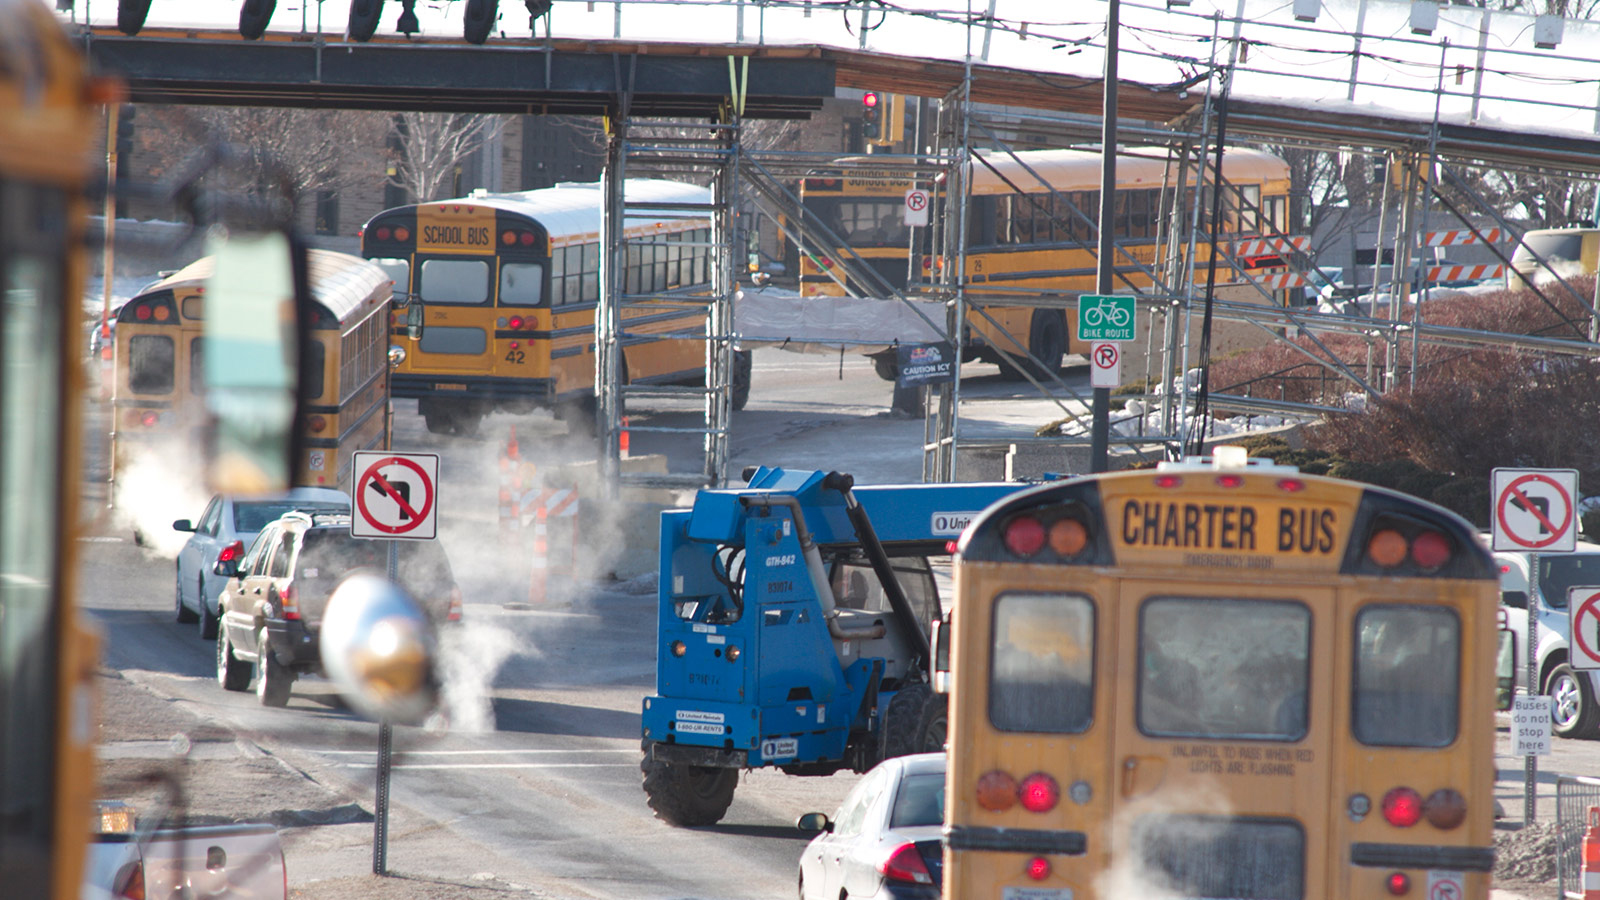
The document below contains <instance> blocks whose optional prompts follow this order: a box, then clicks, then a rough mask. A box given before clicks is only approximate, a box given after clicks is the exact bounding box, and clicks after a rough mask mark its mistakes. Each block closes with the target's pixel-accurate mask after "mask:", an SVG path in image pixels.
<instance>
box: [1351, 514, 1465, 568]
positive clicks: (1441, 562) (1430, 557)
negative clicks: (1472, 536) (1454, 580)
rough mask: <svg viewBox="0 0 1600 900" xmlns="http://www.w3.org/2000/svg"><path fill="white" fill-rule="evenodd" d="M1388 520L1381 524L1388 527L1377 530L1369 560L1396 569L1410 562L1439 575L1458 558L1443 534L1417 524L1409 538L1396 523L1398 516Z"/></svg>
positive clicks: (1368, 554)
mask: <svg viewBox="0 0 1600 900" xmlns="http://www.w3.org/2000/svg"><path fill="white" fill-rule="evenodd" d="M1386 518H1387V521H1386V522H1383V523H1380V524H1381V525H1387V526H1388V527H1378V528H1375V529H1374V531H1373V532H1372V537H1371V538H1369V539H1368V541H1367V558H1368V559H1370V560H1372V561H1373V562H1374V563H1376V564H1377V565H1378V567H1379V568H1381V569H1393V568H1395V567H1396V566H1399V565H1401V564H1402V563H1404V562H1405V561H1406V560H1408V559H1409V560H1410V561H1411V563H1412V564H1413V565H1415V566H1416V567H1417V568H1418V569H1420V570H1422V571H1423V572H1435V571H1438V570H1439V569H1441V568H1443V567H1444V566H1445V564H1446V563H1448V562H1450V558H1451V557H1452V556H1454V555H1455V548H1454V547H1453V546H1452V545H1451V543H1450V539H1449V538H1447V537H1445V536H1444V535H1443V534H1441V533H1440V532H1438V531H1434V530H1432V529H1429V528H1426V527H1423V526H1421V525H1420V523H1415V524H1413V528H1412V529H1410V530H1412V531H1413V535H1412V536H1411V537H1409V538H1408V537H1407V536H1406V535H1405V533H1404V531H1403V530H1402V528H1400V527H1395V526H1394V524H1392V523H1394V517H1386Z"/></svg>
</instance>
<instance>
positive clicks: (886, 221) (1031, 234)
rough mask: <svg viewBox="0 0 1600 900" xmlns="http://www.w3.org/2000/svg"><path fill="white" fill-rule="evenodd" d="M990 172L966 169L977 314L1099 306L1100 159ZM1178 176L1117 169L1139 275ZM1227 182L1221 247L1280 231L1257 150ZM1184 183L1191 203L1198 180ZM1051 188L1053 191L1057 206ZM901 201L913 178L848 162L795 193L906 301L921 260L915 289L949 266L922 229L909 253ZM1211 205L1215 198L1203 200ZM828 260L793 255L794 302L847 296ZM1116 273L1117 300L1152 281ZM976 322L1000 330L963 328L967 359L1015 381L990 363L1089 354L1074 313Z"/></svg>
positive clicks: (1274, 162) (1153, 163) (1154, 165)
mask: <svg viewBox="0 0 1600 900" xmlns="http://www.w3.org/2000/svg"><path fill="white" fill-rule="evenodd" d="M984 159H985V160H986V161H987V163H988V165H984V164H982V163H978V162H974V163H971V164H970V172H971V182H972V185H971V193H972V197H971V201H970V203H969V205H968V208H967V223H968V226H967V267H968V273H969V274H968V277H967V293H968V296H969V297H970V298H972V299H973V300H976V301H980V302H981V301H982V299H983V295H984V294H985V293H1013V294H1015V293H1021V292H1034V291H1044V290H1048V291H1061V292H1083V293H1094V292H1095V287H1096V278H1097V262H1096V246H1097V241H1098V237H1097V231H1096V226H1095V225H1094V224H1092V223H1097V222H1098V221H1099V210H1100V153H1099V152H1098V151H1094V150H1025V151H1021V152H1018V153H1017V154H1016V155H1015V157H1013V156H1012V155H1010V154H1004V153H990V154H986V155H985V157H984ZM990 166H992V167H993V169H991V168H990ZM1173 166H1174V164H1173V163H1172V162H1170V161H1169V160H1168V152H1167V150H1166V149H1165V148H1150V147H1142V148H1141V147H1136V148H1132V149H1129V150H1125V151H1124V152H1123V153H1122V154H1120V155H1119V156H1118V157H1117V185H1118V187H1117V197H1116V201H1115V207H1116V220H1115V228H1116V233H1115V234H1116V240H1117V242H1118V244H1119V245H1120V246H1121V247H1122V248H1123V249H1124V250H1126V251H1127V252H1128V253H1130V254H1132V256H1133V257H1134V258H1136V259H1138V260H1139V262H1140V263H1141V264H1143V265H1144V266H1145V267H1147V268H1157V267H1158V266H1159V264H1160V261H1161V259H1162V255H1163V250H1162V244H1161V243H1159V242H1158V240H1157V239H1158V237H1159V236H1160V235H1162V234H1163V233H1164V231H1163V228H1162V225H1163V223H1162V222H1160V221H1159V219H1160V217H1161V215H1162V214H1163V213H1164V212H1167V211H1170V209H1171V207H1172V196H1173V188H1172V184H1173V183H1174V182H1176V181H1177V173H1176V171H1175V169H1174V168H1173ZM1030 170H1031V171H1030ZM1207 171H1208V172H1209V169H1208V170H1207ZM1222 171H1223V177H1224V179H1225V180H1226V181H1227V183H1228V185H1231V186H1232V188H1233V189H1232V190H1230V189H1229V188H1228V187H1224V190H1223V200H1224V204H1223V209H1224V212H1223V216H1222V222H1221V225H1220V228H1219V231H1220V235H1221V236H1223V237H1226V238H1227V239H1228V240H1229V241H1243V240H1245V239H1248V238H1252V237H1260V236H1262V235H1263V234H1265V235H1268V236H1272V235H1281V234H1284V233H1286V232H1287V231H1288V226H1289V166H1288V164H1287V163H1285V162H1284V161H1283V160H1282V159H1279V158H1278V157H1276V156H1274V155H1272V154H1270V153H1266V152H1263V151H1260V150H1251V149H1246V148H1230V149H1229V150H1228V151H1227V153H1225V154H1224V155H1223V163H1222ZM1035 173H1036V174H1037V176H1038V177H1035ZM1002 176H1003V177H1002ZM1041 178H1042V179H1043V182H1044V183H1041V181H1040V179H1041ZM1189 178H1190V189H1191V190H1192V188H1193V179H1194V175H1193V172H1192V171H1191V173H1190V175H1189ZM1045 184H1048V185H1050V186H1051V188H1054V191H1055V194H1052V193H1051V190H1050V188H1047V187H1045ZM922 186H923V187H931V185H922ZM909 187H911V182H910V181H909V180H908V179H907V178H903V177H896V176H895V174H894V173H893V172H885V171H883V170H872V169H865V168H858V169H851V168H850V167H849V161H848V160H842V161H840V163H838V164H837V166H836V167H834V168H831V169H830V170H828V171H827V172H825V173H819V174H814V175H810V176H807V177H806V178H804V179H803V180H802V181H801V185H800V193H801V201H802V203H803V205H804V207H805V210H806V212H807V214H810V215H815V216H816V217H817V220H818V221H819V222H820V223H821V224H823V225H825V226H826V227H828V228H829V229H831V230H832V231H833V232H834V233H835V234H836V235H838V236H839V238H840V239H841V240H843V241H844V242H845V243H846V244H848V245H849V247H850V249H851V250H853V251H854V252H855V253H856V254H857V255H859V256H860V257H862V259H863V261H864V262H865V263H866V264H867V265H868V266H869V267H871V268H872V270H873V271H874V272H876V273H877V274H878V275H879V276H880V277H882V278H883V279H884V280H885V281H886V282H887V283H888V284H890V285H891V286H893V287H894V288H896V289H897V290H904V289H905V288H906V286H907V284H908V282H909V281H910V275H911V270H912V267H911V260H913V259H916V261H917V266H918V268H919V269H920V275H919V280H920V281H924V282H927V281H933V280H935V279H936V277H937V273H936V272H935V271H934V268H935V266H936V265H940V266H942V265H943V260H940V259H938V257H937V256H936V255H934V253H933V252H932V250H931V249H930V247H929V246H928V245H927V243H926V232H927V231H928V230H927V229H921V231H922V232H923V234H922V235H919V239H918V243H916V244H915V245H913V243H912V240H913V238H912V234H911V229H910V228H909V227H908V226H907V225H906V224H905V218H904V204H905V192H906V189H907V188H909ZM1019 190H1020V191H1022V192H1023V193H1018V191H1019ZM1205 193H1206V194H1209V193H1210V191H1209V189H1208V190H1207V191H1206V192H1205ZM1058 195H1059V197H1061V198H1064V200H1065V202H1066V203H1070V204H1071V206H1072V207H1075V208H1076V209H1077V210H1078V212H1079V213H1082V214H1083V215H1084V216H1087V217H1088V219H1087V221H1085V220H1083V219H1080V218H1079V217H1078V216H1077V215H1075V214H1074V213H1073V212H1072V209H1071V208H1069V207H1067V206H1066V205H1065V203H1063V202H1062V201H1060V200H1058V199H1057V196H1058ZM1200 209H1201V214H1202V215H1201V221H1202V222H1203V223H1208V222H1209V216H1210V211H1211V202H1210V200H1209V199H1208V198H1206V197H1204V196H1203V197H1202V199H1201V207H1200ZM1196 253H1197V263H1196V267H1195V278H1196V280H1197V281H1200V282H1202V283H1203V282H1204V280H1205V278H1206V266H1205V265H1204V261H1205V260H1208V259H1209V258H1210V248H1209V247H1208V246H1204V245H1201V246H1198V247H1197V250H1196ZM843 255H846V254H844V251H843V249H842V248H840V249H838V250H836V251H835V253H834V257H839V256H843ZM834 257H828V256H822V257H816V258H813V257H811V256H808V255H806V254H801V257H800V293H801V295H802V296H843V295H844V294H845V289H844V287H842V286H841V285H840V284H839V283H838V281H836V280H835V278H834V276H833V275H830V274H829V273H828V271H827V269H831V268H834V267H835V266H836V265H837V263H836V262H835V259H834ZM1242 263H1243V265H1244V267H1245V268H1246V269H1247V270H1249V271H1251V272H1252V274H1257V273H1259V274H1266V273H1268V272H1275V271H1282V270H1281V269H1279V268H1278V267H1280V266H1282V264H1283V260H1282V258H1281V257H1280V256H1278V255H1277V254H1275V253H1264V252H1257V253H1255V254H1254V255H1243V256H1242ZM1116 271H1117V273H1118V275H1117V277H1116V279H1115V280H1114V284H1113V289H1114V290H1115V291H1116V292H1118V293H1123V292H1127V291H1129V290H1132V289H1138V290H1148V289H1149V288H1150V287H1151V280H1150V278H1149V277H1147V276H1145V275H1144V274H1143V273H1142V272H1140V271H1138V270H1137V269H1136V268H1135V267H1134V266H1133V264H1132V263H1130V262H1129V261H1128V257H1127V256H1126V255H1124V254H1123V253H1122V252H1121V251H1118V253H1117V258H1116ZM840 277H843V276H842V275H841V276H840ZM1217 277H1218V283H1219V284H1237V283H1239V282H1240V279H1239V277H1238V276H1237V275H1236V274H1235V272H1234V270H1233V269H1232V268H1231V267H1230V266H1228V265H1222V264H1219V266H1218V269H1217ZM869 293H870V291H869ZM1240 296H1241V297H1249V298H1251V299H1257V298H1259V296H1260V295H1259V293H1257V292H1255V290H1254V289H1253V288H1252V289H1248V291H1247V292H1243V293H1240ZM1274 296H1275V297H1277V299H1278V301H1279V302H1286V300H1285V299H1284V298H1283V297H1282V296H1279V295H1277V294H1275V295H1274ZM984 309H985V311H986V312H987V314H988V316H989V317H992V318H993V319H994V320H995V321H994V322H992V323H991V322H990V321H988V319H987V318H985V317H984V316H981V315H971V316H968V319H967V322H968V325H969V326H970V328H971V331H972V333H971V334H970V335H968V337H967V340H966V342H965V343H966V346H965V347H964V348H963V358H967V359H971V358H978V359H982V360H985V361H987V362H992V363H996V364H999V365H1000V366H1001V369H1002V371H1003V372H1005V373H1006V374H1009V375H1013V376H1017V375H1020V372H1019V371H1018V370H1017V369H1016V368H1015V367H1013V366H1011V365H1010V364H1008V363H1007V362H1006V360H1005V358H1004V357H1003V356H1002V355H1001V354H1000V353H999V352H997V350H996V349H995V347H996V345H997V344H998V345H999V346H1000V347H1001V348H1003V349H1004V350H1005V351H1006V352H1007V353H1009V354H1012V355H1014V356H1015V355H1017V354H1019V353H1020V352H1021V351H1022V350H1023V349H1024V348H1025V349H1026V351H1027V352H1028V354H1029V355H1031V356H1032V357H1034V358H1035V359H1037V360H1040V361H1042V362H1044V363H1045V364H1046V365H1051V366H1052V367H1053V364H1055V363H1059V361H1060V359H1061V357H1062V355H1063V354H1066V353H1076V352H1083V348H1079V347H1077V346H1075V343H1076V337H1075V335H1076V334H1077V324H1076V323H1077V320H1076V317H1077V313H1076V312H1075V311H1074V310H1070V309H1069V310H1064V311H1063V310H1048V309H1030V308H1027V307H1022V306H1005V305H1001V304H994V305H988V304H985V306H984ZM996 324H998V326H999V328H1001V329H1004V333H1001V332H1000V331H999V330H998V329H997V328H996ZM877 369H878V374H879V375H880V376H882V377H884V378H886V379H892V378H893V377H894V375H895V370H894V367H893V366H892V365H888V364H886V363H880V364H879V365H878V366H877Z"/></svg>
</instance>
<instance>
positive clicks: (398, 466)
mask: <svg viewBox="0 0 1600 900" xmlns="http://www.w3.org/2000/svg"><path fill="white" fill-rule="evenodd" d="M354 468H355V471H356V480H355V490H354V493H355V496H354V497H353V498H352V499H354V500H355V515H354V516H352V517H351V518H350V534H351V536H352V537H358V538H403V539H407V540H414V541H431V540H433V539H434V538H435V537H436V536H437V535H438V524H439V515H438V513H439V503H438V483H439V457H438V456H437V455H435V454H432V453H381V452H371V451H362V452H360V453H357V454H355V466H354Z"/></svg>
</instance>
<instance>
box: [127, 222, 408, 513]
mask: <svg viewBox="0 0 1600 900" xmlns="http://www.w3.org/2000/svg"><path fill="white" fill-rule="evenodd" d="M307 257H308V260H307V277H308V281H309V285H310V289H311V296H312V298H313V303H312V305H311V312H310V316H311V317H310V320H309V323H308V340H307V342H306V344H305V346H304V347H303V348H302V349H301V359H300V367H301V383H302V388H303V390H304V406H303V407H302V410H303V419H302V421H301V423H300V427H301V431H302V435H303V447H304V451H303V454H304V458H303V459H302V460H301V465H300V466H298V470H299V471H298V477H297V479H296V480H297V483H299V484H302V485H306V486H313V487H315V486H322V487H340V488H344V489H345V490H347V491H348V490H349V488H350V466H351V461H352V459H353V457H352V454H353V453H355V451H357V450H377V449H383V448H385V447H387V446H388V440H389V421H388V402H389V383H388V378H387V375H388V365H389V364H388V353H389V301H390V295H391V290H392V284H391V281H390V278H389V274H388V273H387V272H385V271H384V270H383V269H382V268H380V267H378V266H376V265H373V264H372V263H369V262H367V261H366V260H363V259H360V258H359V257H355V256H351V255H349V254H345V253H335V252H333V251H329V250H309V251H307ZM212 268H213V267H212V259H211V257H203V258H201V259H199V260H196V261H195V262H193V263H190V264H189V265H187V266H185V267H184V268H182V269H179V270H178V271H177V272H174V273H172V274H171V275H168V276H167V277H165V278H163V279H161V280H160V281H157V282H156V283H154V284H152V285H150V286H148V287H146V288H145V289H144V290H142V291H140V292H139V294H138V295H137V296H135V297H133V298H131V299H129V300H128V301H127V302H126V303H124V304H123V305H122V307H121V308H120V309H119V310H118V311H117V327H116V343H115V346H116V351H115V362H114V365H113V368H114V372H115V374H114V376H113V378H114V380H113V386H112V401H111V402H112V409H113V417H114V418H113V424H112V440H113V443H114V445H115V455H116V459H117V469H118V474H116V475H114V476H113V477H114V478H118V479H119V480H120V478H121V477H122V473H123V472H124V471H126V470H127V469H128V467H129V466H130V465H132V464H133V462H134V461H135V460H137V459H139V458H141V457H147V456H149V455H152V454H153V455H155V456H157V457H160V456H167V455H171V454H175V453H177V452H178V448H180V447H182V448H184V449H185V450H187V449H188V448H192V447H194V446H197V445H198V443H199V441H198V439H197V438H195V437H194V435H196V434H197V433H198V430H199V429H200V428H201V427H202V425H203V417H204V405H205V398H204V392H203V385H202V377H203V374H204V372H203V369H202V366H201V359H202V348H203V346H204V343H205V341H204V338H203V336H202V333H203V331H204V317H205V315H206V314H207V310H206V282H207V280H208V279H209V278H210V277H211V273H212ZM211 314H214V315H221V314H226V310H212V311H211Z"/></svg>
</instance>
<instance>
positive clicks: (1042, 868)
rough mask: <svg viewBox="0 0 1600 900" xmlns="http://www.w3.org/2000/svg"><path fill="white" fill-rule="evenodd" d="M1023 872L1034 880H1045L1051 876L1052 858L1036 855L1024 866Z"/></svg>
mask: <svg viewBox="0 0 1600 900" xmlns="http://www.w3.org/2000/svg"><path fill="white" fill-rule="evenodd" d="M1022 873H1023V874H1024V875H1027V876H1028V877H1029V878H1032V879H1033V880H1034V881H1043V880H1045V879H1046V878H1049V877H1050V860H1048V859H1045V858H1044V857H1042V856H1035V857H1034V858H1032V859H1030V860H1028V863H1027V865H1025V866H1023V867H1022Z"/></svg>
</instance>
